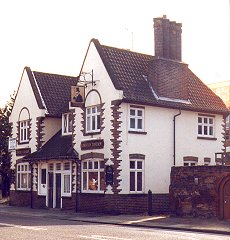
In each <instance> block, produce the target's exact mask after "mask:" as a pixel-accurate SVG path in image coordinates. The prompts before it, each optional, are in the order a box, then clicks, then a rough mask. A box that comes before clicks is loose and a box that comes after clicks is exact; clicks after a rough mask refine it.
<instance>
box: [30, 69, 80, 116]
mask: <svg viewBox="0 0 230 240" xmlns="http://www.w3.org/2000/svg"><path fill="white" fill-rule="evenodd" d="M26 70H27V73H28V76H29V79H30V82H31V85H32V88H33V91H34V94H35V97H36V100H37V102H38V106H39V107H40V108H44V107H46V109H47V112H48V116H51V117H60V116H61V114H62V113H63V112H65V111H68V109H69V101H70V95H71V86H74V85H76V82H77V78H76V77H70V76H64V75H58V74H51V73H43V72H37V71H31V70H30V68H28V67H26ZM34 78H35V79H34ZM35 81H36V83H37V85H36V83H35ZM37 86H38V88H37ZM40 94H41V95H40ZM42 99H43V100H44V103H45V106H43V105H42Z"/></svg>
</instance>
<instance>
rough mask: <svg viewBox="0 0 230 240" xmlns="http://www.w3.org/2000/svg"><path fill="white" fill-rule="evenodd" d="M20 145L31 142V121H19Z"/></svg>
mask: <svg viewBox="0 0 230 240" xmlns="http://www.w3.org/2000/svg"><path fill="white" fill-rule="evenodd" d="M19 138H20V143H25V142H29V120H23V121H19Z"/></svg>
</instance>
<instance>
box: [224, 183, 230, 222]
mask: <svg viewBox="0 0 230 240" xmlns="http://www.w3.org/2000/svg"><path fill="white" fill-rule="evenodd" d="M223 192H224V199H223V200H224V219H230V180H229V181H227V182H226V183H225V185H224V191H223Z"/></svg>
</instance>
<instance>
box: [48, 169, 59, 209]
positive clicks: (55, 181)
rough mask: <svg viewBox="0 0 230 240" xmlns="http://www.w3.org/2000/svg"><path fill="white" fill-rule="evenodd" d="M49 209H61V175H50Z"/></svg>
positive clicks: (51, 173)
mask: <svg viewBox="0 0 230 240" xmlns="http://www.w3.org/2000/svg"><path fill="white" fill-rule="evenodd" d="M48 208H61V173H55V174H54V173H53V172H49V173H48Z"/></svg>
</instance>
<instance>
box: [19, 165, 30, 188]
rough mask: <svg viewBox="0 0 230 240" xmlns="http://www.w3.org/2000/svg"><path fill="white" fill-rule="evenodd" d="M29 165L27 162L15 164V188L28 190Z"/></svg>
mask: <svg viewBox="0 0 230 240" xmlns="http://www.w3.org/2000/svg"><path fill="white" fill-rule="evenodd" d="M30 188H31V166H30V165H29V164H28V163H19V164H17V189H18V190H30Z"/></svg>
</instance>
